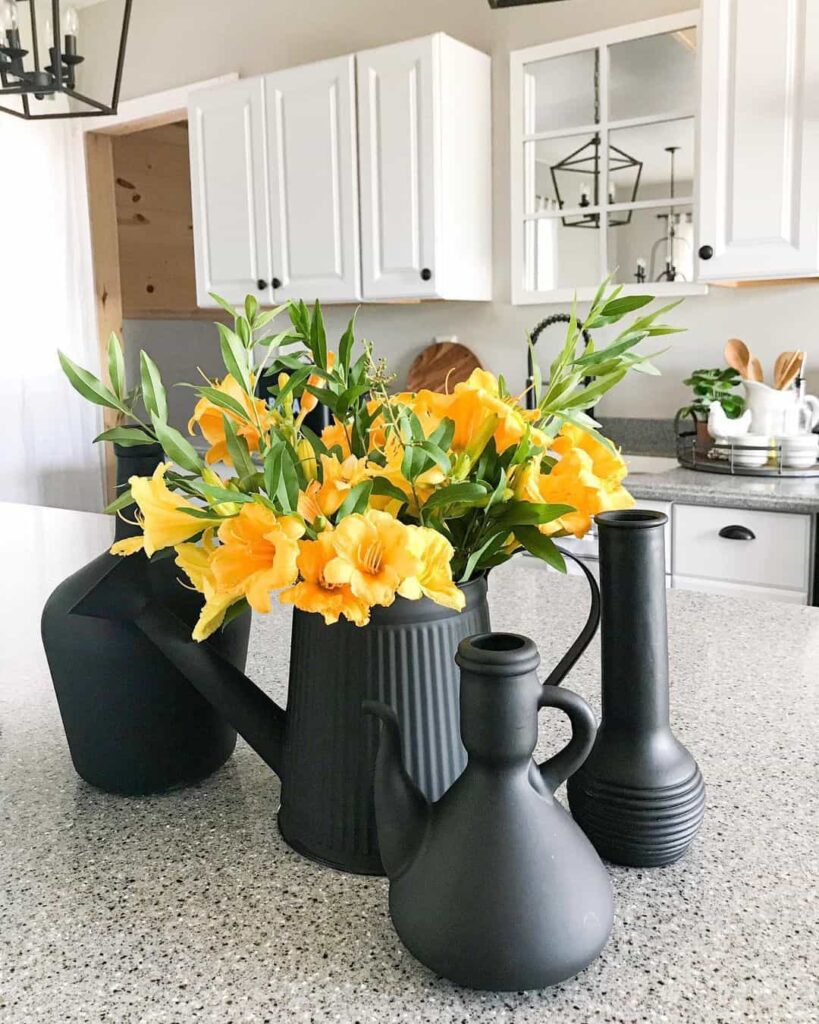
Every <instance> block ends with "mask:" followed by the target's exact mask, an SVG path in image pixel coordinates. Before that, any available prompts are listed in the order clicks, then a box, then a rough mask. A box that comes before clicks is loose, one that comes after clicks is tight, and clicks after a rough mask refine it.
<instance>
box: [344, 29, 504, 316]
mask: <svg viewBox="0 0 819 1024" xmlns="http://www.w3.org/2000/svg"><path fill="white" fill-rule="evenodd" d="M357 65H358V103H359V174H360V182H361V234H362V264H363V294H364V298H365V299H402V298H440V299H490V298H491V297H492V279H491V262H492V253H491V249H492V225H491V208H492V206H491V193H492V168H491V110H490V107H491V61H490V58H489V57H488V56H487V55H486V54H484V53H480V52H479V51H477V50H473V49H472V48H471V47H468V46H465V45H464V44H463V43H459V42H457V41H456V40H454V39H451V38H450V37H449V36H445V35H443V34H440V33H439V34H436V35H434V36H428V37H426V38H423V39H413V40H410V41H408V42H404V43H397V44H394V45H391V46H382V47H379V48H378V49H375V50H368V51H365V52H364V53H360V54H358V57H357Z"/></svg>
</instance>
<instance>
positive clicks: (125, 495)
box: [103, 487, 134, 515]
mask: <svg viewBox="0 0 819 1024" xmlns="http://www.w3.org/2000/svg"><path fill="white" fill-rule="evenodd" d="M133 503H134V496H133V495H132V494H131V488H130V487H126V489H125V490H124V491H123V492H122V494H120V495H118V496H117V497H116V498H114V500H113V501H112V502H110V503H109V504H108V505H106V506H105V508H104V509H103V512H105V513H106V515H113V514H114V513H115V512H120V511H121V510H122V509H124V508H127V507H128V506H129V505H133Z"/></svg>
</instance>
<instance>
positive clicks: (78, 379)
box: [57, 350, 131, 416]
mask: <svg viewBox="0 0 819 1024" xmlns="http://www.w3.org/2000/svg"><path fill="white" fill-rule="evenodd" d="M57 357H58V358H59V360H60V366H61V367H62V368H63V373H64V374H65V375H66V377H68V381H69V383H70V384H71V386H72V387H73V388H74V390H75V391H77V392H79V394H81V395H82V397H83V398H84V399H86V401H88V402H93V403H94V405H104V406H106V407H107V408H109V409H116V410H117V411H118V412H122V413H125V415H126V416H130V415H131V410H130V409H128V408H127V406H125V405H124V404H123V403H122V402H121V401H120V400H119V399H118V398H117V396H116V395H115V394H114V393H113V392H112V391H109V390H108V388H107V387H106V386H105V385H104V384H103V383H102V381H101V380H99V379H98V378H97V377H95V376H94V374H93V373H89V372H88V370H84V369H83V368H82V367H81V366H77V364H76V363H75V362H74V361H73V360H71V359H69V358H68V356H67V355H66V354H65V353H64V352H60V351H59V350H58V351H57Z"/></svg>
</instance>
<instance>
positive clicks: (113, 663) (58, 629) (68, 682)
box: [42, 445, 250, 793]
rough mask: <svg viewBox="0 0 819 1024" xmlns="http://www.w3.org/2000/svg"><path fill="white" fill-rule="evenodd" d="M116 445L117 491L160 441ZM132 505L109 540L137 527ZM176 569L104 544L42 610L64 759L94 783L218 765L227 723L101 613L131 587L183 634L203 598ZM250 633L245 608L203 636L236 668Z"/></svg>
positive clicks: (131, 633) (176, 774)
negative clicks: (63, 736) (182, 581)
mask: <svg viewBox="0 0 819 1024" xmlns="http://www.w3.org/2000/svg"><path fill="white" fill-rule="evenodd" d="M116 454H117V488H118V490H122V489H123V488H124V487H126V486H127V484H128V479H129V478H130V477H131V476H150V475H151V474H152V473H153V471H154V469H155V468H156V466H157V465H158V464H159V462H161V461H162V458H163V456H162V449H161V448H160V447H159V445H136V446H134V447H129V448H123V447H121V446H119V445H117V446H116ZM134 511H135V507H134V506H130V507H129V508H128V509H125V510H124V511H123V516H124V518H120V517H118V518H117V523H116V539H117V540H121V539H123V538H124V537H127V536H131V535H133V534H135V533H138V532H139V531H138V528H137V527H136V526H134V525H131V523H129V522H127V521H126V520H132V521H133V517H134ZM126 562H127V572H124V573H123V572H122V569H123V568H124V565H125V563H126ZM179 575H180V572H179V569H178V568H177V567H176V565H175V563H174V560H173V558H163V559H160V560H158V561H150V562H149V561H148V559H147V558H145V556H144V555H142V554H136V555H131V556H130V557H129V558H127V559H123V558H120V557H118V556H115V555H110V554H108V552H105V553H103V554H101V555H99V556H98V557H97V558H95V559H94V560H93V561H92V562H90V563H89V564H88V565H86V566H84V567H83V568H82V569H80V570H78V571H77V572H75V573H74V574H73V575H72V576H69V577H68V579H67V580H64V581H63V582H62V583H61V584H60V585H59V586H58V587H57V589H56V590H55V591H54V592H53V593H52V594H51V596H50V597H49V599H48V601H47V602H46V605H45V608H44V609H43V617H42V637H43V646H44V647H45V652H46V657H47V659H48V665H49V668H50V670H51V677H52V680H53V682H54V690H55V692H56V695H57V703H58V705H59V708H60V715H61V716H62V720H63V726H64V728H65V734H66V738H67V740H68V747H69V750H70V752H71V758H72V761H73V763H74V767H75V768H76V770H77V772H78V774H79V775H81V776H82V778H84V779H85V780H86V781H87V782H90V783H91V784H92V785H94V786H97V787H98V788H100V789H104V790H107V791H109V792H112V793H150V792H156V791H160V790H165V789H170V788H172V787H174V786H179V785H181V784H184V783H189V782H194V781H196V780H197V779H201V778H204V777H205V776H206V775H209V774H210V773H211V772H213V771H215V770H216V769H217V768H219V767H220V766H221V765H222V764H224V762H225V761H226V760H227V758H228V757H230V755H231V753H232V751H233V748H234V746H235V744H236V731H235V729H233V727H232V726H230V725H229V724H228V723H227V722H226V721H225V720H224V719H223V718H222V716H221V715H220V714H219V713H218V712H217V711H215V710H214V709H213V707H212V706H211V705H210V704H209V703H208V702H207V701H206V700H205V699H204V698H203V697H202V696H201V695H200V694H199V693H198V692H197V690H196V689H195V688H194V687H193V686H192V685H191V684H190V682H189V681H188V680H187V679H186V678H185V677H184V676H183V675H182V674H181V673H180V672H179V671H178V670H177V669H176V668H175V667H174V666H173V665H172V664H171V663H170V662H169V661H168V660H167V659H166V658H165V657H164V656H163V655H162V654H161V653H160V651H159V650H158V649H157V647H156V646H155V645H154V644H153V643H152V642H151V640H150V639H149V638H148V637H147V636H146V635H145V634H144V633H143V632H142V631H141V630H139V629H137V628H136V626H135V625H134V623H133V621H128V617H127V616H125V617H119V618H116V619H114V618H108V617H106V615H107V610H108V607H109V605H110V604H111V603H112V602H113V603H116V601H117V594H116V593H115V591H116V590H117V588H120V589H121V588H126V589H128V588H138V589H139V590H140V592H142V593H146V594H149V595H150V600H151V603H152V605H153V607H154V608H155V610H156V614H157V615H159V616H160V617H161V616H162V615H163V614H166V613H167V612H170V613H171V614H172V615H173V616H174V618H175V620H181V621H183V622H184V623H186V624H187V628H188V636H189V635H190V630H191V629H192V628H193V625H194V623H195V622H196V619H197V617H198V615H199V611H200V606H201V600H202V599H201V596H200V595H199V594H196V593H194V592H192V591H190V590H187V589H185V587H183V586H181V584H180V582H179ZM112 588H113V591H112ZM127 596H128V595H125V598H124V599H125V600H127ZM249 634H250V614H249V613H246V614H245V615H242V616H239V617H238V618H236V619H234V621H233V622H232V623H231V624H230V625H229V626H228V627H227V628H226V629H225V630H224V631H222V632H220V633H216V634H214V636H213V637H212V638H211V640H210V641H208V643H209V644H210V645H211V646H212V647H213V648H214V649H215V650H218V651H219V653H220V654H221V655H222V656H223V657H224V658H225V659H226V660H228V661H229V662H230V663H232V664H233V665H235V666H236V667H237V668H240V669H241V668H244V664H245V659H246V656H247V644H248V637H249ZM188 642H189V643H190V644H191V645H193V641H192V640H189V641H188Z"/></svg>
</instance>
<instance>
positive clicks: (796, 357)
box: [779, 352, 805, 391]
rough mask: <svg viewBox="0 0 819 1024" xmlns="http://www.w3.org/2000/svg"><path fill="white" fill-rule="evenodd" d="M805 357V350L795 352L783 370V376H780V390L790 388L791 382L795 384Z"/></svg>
mask: <svg viewBox="0 0 819 1024" xmlns="http://www.w3.org/2000/svg"><path fill="white" fill-rule="evenodd" d="M804 358H805V353H804V352H794V353H793V357H792V358H791V359H790V361H789V362H788V363H787V365H786V366H785V369H784V370H783V371H782V377H781V378H780V382H779V390H780V391H784V390H785V389H786V388H789V387H790V386H791V384H793V382H794V381H795V380H796V378H797V377H798V376H799V371H800V370H801V369H802V360H803V359H804Z"/></svg>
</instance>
